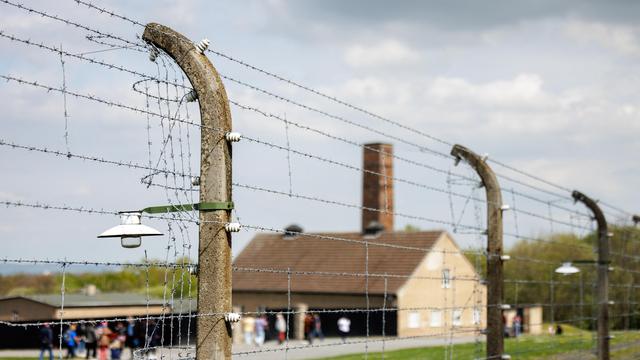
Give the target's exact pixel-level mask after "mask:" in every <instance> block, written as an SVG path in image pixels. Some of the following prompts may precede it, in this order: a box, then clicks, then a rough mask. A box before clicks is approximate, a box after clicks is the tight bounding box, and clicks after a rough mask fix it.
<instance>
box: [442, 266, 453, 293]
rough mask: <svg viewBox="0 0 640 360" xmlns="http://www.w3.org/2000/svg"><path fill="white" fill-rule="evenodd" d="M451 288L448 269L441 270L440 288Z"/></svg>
mask: <svg viewBox="0 0 640 360" xmlns="http://www.w3.org/2000/svg"><path fill="white" fill-rule="evenodd" d="M450 287H451V273H450V272H449V269H444V270H442V288H443V289H448V288H450Z"/></svg>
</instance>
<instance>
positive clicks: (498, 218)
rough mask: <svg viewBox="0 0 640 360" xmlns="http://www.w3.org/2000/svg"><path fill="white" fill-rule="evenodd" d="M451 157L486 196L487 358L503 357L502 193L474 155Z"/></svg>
mask: <svg viewBox="0 0 640 360" xmlns="http://www.w3.org/2000/svg"><path fill="white" fill-rule="evenodd" d="M451 155H453V156H455V157H456V158H457V159H464V160H465V161H466V162H467V163H468V164H469V165H470V166H471V167H472V168H473V169H474V170H475V171H476V172H477V173H478V175H479V176H480V179H482V185H483V186H484V188H485V191H486V196H487V358H491V359H500V358H501V357H502V355H504V339H503V334H504V323H503V322H502V308H501V306H502V301H503V294H504V274H503V261H502V258H501V256H502V236H503V235H502V209H501V207H502V193H501V191H500V184H498V179H497V178H496V175H495V173H494V172H493V170H491V168H490V167H489V165H487V163H486V162H485V161H484V160H483V159H482V158H481V157H480V156H478V155H477V154H476V153H474V152H473V151H471V150H469V149H467V148H466V147H464V146H461V145H455V146H454V147H453V149H451Z"/></svg>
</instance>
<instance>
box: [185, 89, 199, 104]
mask: <svg viewBox="0 0 640 360" xmlns="http://www.w3.org/2000/svg"><path fill="white" fill-rule="evenodd" d="M184 100H185V101H186V102H194V101H196V100H198V93H197V92H196V91H195V90H191V91H189V92H188V93H187V95H185V96H184Z"/></svg>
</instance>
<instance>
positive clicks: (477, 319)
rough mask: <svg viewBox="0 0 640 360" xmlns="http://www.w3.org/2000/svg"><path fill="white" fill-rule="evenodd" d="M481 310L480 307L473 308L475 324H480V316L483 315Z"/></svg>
mask: <svg viewBox="0 0 640 360" xmlns="http://www.w3.org/2000/svg"><path fill="white" fill-rule="evenodd" d="M481 314H482V313H481V312H480V309H478V308H475V309H473V325H480V320H481V318H480V316H481Z"/></svg>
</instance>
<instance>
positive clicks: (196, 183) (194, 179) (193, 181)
mask: <svg viewBox="0 0 640 360" xmlns="http://www.w3.org/2000/svg"><path fill="white" fill-rule="evenodd" d="M191 185H193V186H200V176H192V177H191Z"/></svg>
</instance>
